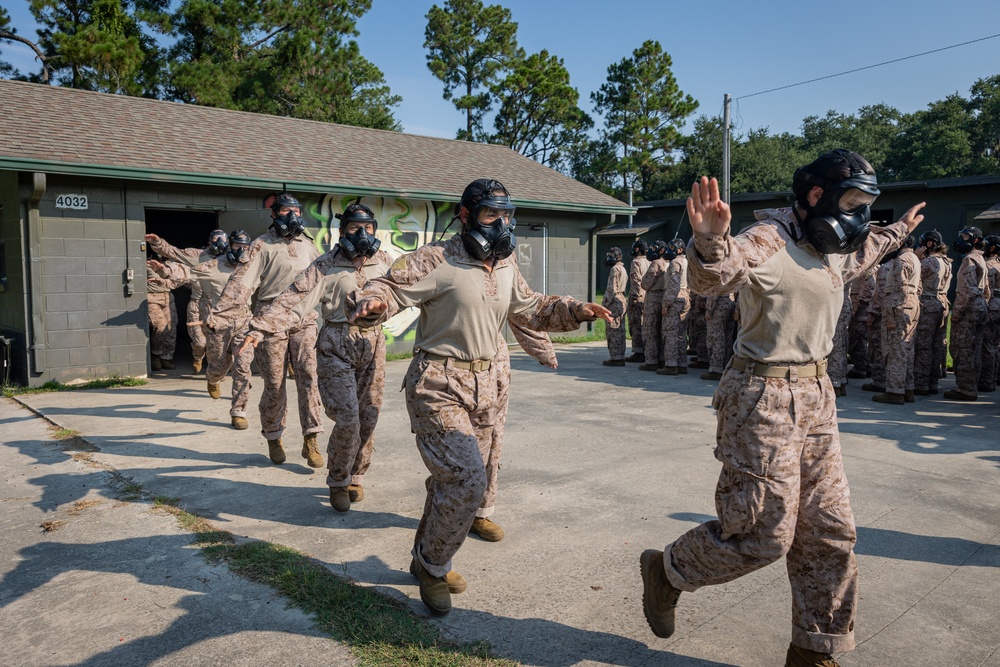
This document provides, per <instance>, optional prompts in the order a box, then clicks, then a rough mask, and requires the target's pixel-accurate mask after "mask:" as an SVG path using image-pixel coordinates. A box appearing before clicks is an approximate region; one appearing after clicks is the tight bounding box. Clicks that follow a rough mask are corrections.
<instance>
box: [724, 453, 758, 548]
mask: <svg viewBox="0 0 1000 667" xmlns="http://www.w3.org/2000/svg"><path fill="white" fill-rule="evenodd" d="M766 496H767V480H766V479H764V478H763V477H758V476H756V475H752V474H750V473H748V472H746V471H744V470H737V469H736V468H734V467H732V466H730V465H729V464H728V463H724V464H723V466H722V472H721V473H720V474H719V484H718V486H717V487H716V490H715V511H716V512H717V513H718V515H719V522H720V523H721V524H722V533H723V539H727V538H728V536H731V535H744V534H746V533H749V532H751V530H752V529H753V527H754V525H756V524H757V522H758V521H759V519H760V517H761V514H762V513H763V511H764V499H765V497H766Z"/></svg>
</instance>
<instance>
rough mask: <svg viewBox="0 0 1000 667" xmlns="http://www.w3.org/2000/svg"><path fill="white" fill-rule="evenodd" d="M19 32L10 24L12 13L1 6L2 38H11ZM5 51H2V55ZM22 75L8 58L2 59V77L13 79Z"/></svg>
mask: <svg viewBox="0 0 1000 667" xmlns="http://www.w3.org/2000/svg"><path fill="white" fill-rule="evenodd" d="M16 34H17V29H16V28H13V27H11V25H10V14H8V13H7V10H6V9H4V8H3V7H0V39H11V38H13V37H14V36H15V35H16ZM2 54H3V51H0V55H2ZM18 76H20V72H18V71H17V70H16V69H15V68H14V66H13V65H11V64H10V63H9V62H7V61H6V60H3V59H0V77H5V78H10V79H13V78H15V77H18Z"/></svg>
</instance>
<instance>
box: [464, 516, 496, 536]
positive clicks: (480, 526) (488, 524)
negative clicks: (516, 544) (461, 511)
mask: <svg viewBox="0 0 1000 667" xmlns="http://www.w3.org/2000/svg"><path fill="white" fill-rule="evenodd" d="M469 532H470V533H475V534H476V535H478V536H479V537H481V538H483V539H484V540H486V541H487V542H499V541H500V540H502V539H503V528H501V527H500V526H499V525H497V524H495V523H493V522H492V521H490V520H489V519H484V518H480V517H478V516H477V517H476V518H475V519H473V520H472V527H470V528H469Z"/></svg>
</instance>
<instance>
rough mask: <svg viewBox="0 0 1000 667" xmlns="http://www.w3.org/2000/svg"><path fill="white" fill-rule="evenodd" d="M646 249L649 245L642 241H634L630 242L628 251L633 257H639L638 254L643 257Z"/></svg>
mask: <svg viewBox="0 0 1000 667" xmlns="http://www.w3.org/2000/svg"><path fill="white" fill-rule="evenodd" d="M648 250H649V246H647V245H646V243H645V242H644V241H636V242H635V243H633V244H632V250H630V251H629V254H630V255H632V256H633V257H639V256H643V257H645V256H646V251H648Z"/></svg>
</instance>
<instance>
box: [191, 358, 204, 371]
mask: <svg viewBox="0 0 1000 667" xmlns="http://www.w3.org/2000/svg"><path fill="white" fill-rule="evenodd" d="M201 363H202V360H201V359H195V360H194V361H192V362H191V369H192V370H193V371H194V372H195V373H200V372H201Z"/></svg>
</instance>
